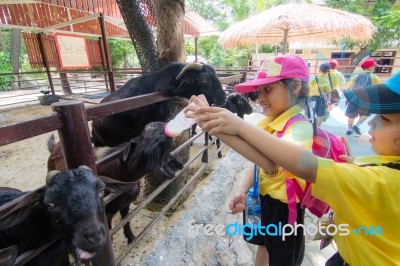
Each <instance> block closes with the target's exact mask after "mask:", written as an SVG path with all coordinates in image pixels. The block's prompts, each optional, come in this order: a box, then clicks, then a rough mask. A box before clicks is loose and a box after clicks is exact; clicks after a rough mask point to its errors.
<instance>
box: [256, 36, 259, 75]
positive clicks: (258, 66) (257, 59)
mask: <svg viewBox="0 0 400 266" xmlns="http://www.w3.org/2000/svg"><path fill="white" fill-rule="evenodd" d="M256 57H257V69H259V67H260V58H259V57H258V40H257V42H256Z"/></svg>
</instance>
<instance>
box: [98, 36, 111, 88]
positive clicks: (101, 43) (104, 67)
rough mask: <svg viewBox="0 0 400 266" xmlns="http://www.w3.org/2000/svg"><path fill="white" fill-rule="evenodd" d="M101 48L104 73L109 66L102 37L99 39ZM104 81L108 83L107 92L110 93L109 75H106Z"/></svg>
mask: <svg viewBox="0 0 400 266" xmlns="http://www.w3.org/2000/svg"><path fill="white" fill-rule="evenodd" d="M99 46H100V56H101V65H102V66H103V71H104V70H105V69H107V66H106V63H105V62H106V59H105V55H104V46H103V39H102V38H101V37H99ZM104 80H105V82H106V90H107V91H110V86H109V85H108V77H107V73H104Z"/></svg>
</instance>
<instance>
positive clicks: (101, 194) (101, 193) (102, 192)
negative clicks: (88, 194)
mask: <svg viewBox="0 0 400 266" xmlns="http://www.w3.org/2000/svg"><path fill="white" fill-rule="evenodd" d="M105 191H106V189H105V188H104V187H103V188H101V189H100V191H99V197H100V198H102V197H104V194H105Z"/></svg>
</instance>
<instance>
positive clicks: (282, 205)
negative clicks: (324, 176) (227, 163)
mask: <svg viewBox="0 0 400 266" xmlns="http://www.w3.org/2000/svg"><path fill="white" fill-rule="evenodd" d="M261 67H264V70H262V71H259V72H258V73H257V76H256V78H255V79H253V80H251V81H249V82H245V83H242V84H239V85H237V86H235V90H236V91H237V92H240V93H247V92H251V91H259V105H260V106H261V107H262V110H263V112H264V114H265V118H264V119H263V120H261V122H260V123H259V124H258V126H259V127H260V128H262V129H263V130H264V131H266V132H268V133H270V134H273V135H278V136H279V137H281V138H282V139H285V140H287V141H290V142H291V143H294V144H296V145H299V146H301V147H303V148H305V149H307V150H311V146H312V142H313V140H312V138H313V128H312V125H311V124H310V123H309V122H308V121H307V120H306V119H304V120H301V121H299V122H295V123H293V124H291V125H288V126H286V124H287V122H288V120H289V119H290V118H292V117H294V116H298V115H301V113H302V112H303V111H304V110H305V109H308V108H307V98H308V92H309V87H308V80H309V76H310V72H309V67H308V65H307V64H306V62H305V61H304V59H302V58H301V57H299V56H296V55H281V56H276V57H274V58H273V59H271V60H266V61H265V62H264V63H263V65H262V66H261ZM261 168H262V169H261V170H260V171H259V172H260V174H259V177H260V182H259V183H260V189H259V191H260V198H261V225H262V226H268V225H274V226H276V227H279V226H282V225H286V224H288V223H289V222H290V223H292V224H303V222H304V210H303V209H301V207H300V203H299V202H298V199H296V196H294V197H290V196H288V195H289V194H288V190H287V182H292V180H293V179H296V181H297V183H298V184H299V185H300V186H301V187H302V188H303V189H304V188H305V181H303V180H301V179H298V178H297V177H296V176H295V175H293V174H292V173H291V172H289V171H286V169H284V168H283V167H281V166H280V165H279V164H277V163H276V162H274V161H272V160H269V161H268V163H265V162H264V163H263V166H262V167H261ZM253 174H254V167H250V169H249V170H248V173H247V175H246V177H245V179H244V180H243V182H242V184H241V186H240V188H239V190H238V191H237V192H236V194H235V195H234V197H233V199H232V201H231V203H230V208H231V211H232V212H233V213H237V212H242V211H243V210H244V208H245V204H239V205H238V203H239V202H242V201H243V200H244V199H245V198H246V195H247V193H248V190H249V189H250V188H251V187H252V185H253ZM289 209H290V215H289ZM249 242H250V243H252V244H257V245H258V249H257V253H256V262H255V265H270V266H282V265H285V266H295V265H300V264H301V262H302V260H303V257H304V248H305V243H304V232H303V228H300V229H299V230H298V232H297V234H296V235H295V234H291V235H289V236H286V237H285V238H284V239H283V238H282V235H272V234H266V235H265V236H260V235H258V236H256V237H254V239H251V240H250V241H249Z"/></svg>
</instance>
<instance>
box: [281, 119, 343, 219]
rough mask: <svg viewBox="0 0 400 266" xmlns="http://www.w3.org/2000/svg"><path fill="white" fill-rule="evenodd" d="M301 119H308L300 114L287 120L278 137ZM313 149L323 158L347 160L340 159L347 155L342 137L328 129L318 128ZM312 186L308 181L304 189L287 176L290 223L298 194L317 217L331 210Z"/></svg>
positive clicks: (303, 204) (295, 212) (303, 206)
mask: <svg viewBox="0 0 400 266" xmlns="http://www.w3.org/2000/svg"><path fill="white" fill-rule="evenodd" d="M300 121H307V120H306V119H305V118H304V117H302V116H300V115H296V116H293V117H292V118H290V119H289V120H288V121H287V122H286V125H285V126H284V128H283V129H282V130H281V131H279V132H278V134H277V137H279V138H280V137H282V136H283V134H284V132H285V130H286V129H287V128H288V127H290V126H291V125H292V124H294V123H296V122H300ZM312 151H313V153H314V154H315V155H317V156H319V157H323V158H328V159H332V160H334V161H335V162H345V161H343V160H341V159H339V155H347V154H348V152H347V148H346V145H345V143H344V141H343V139H342V137H339V136H336V135H334V134H332V133H330V132H328V131H325V130H322V129H320V128H318V129H317V134H316V136H314V138H313V145H312ZM311 190H312V187H311V183H310V182H306V187H305V189H304V190H303V189H302V188H301V186H300V185H299V183H298V182H297V181H296V179H289V178H286V193H287V197H288V206H289V218H288V223H289V224H292V225H293V224H294V223H295V222H296V218H297V207H296V195H297V197H298V198H299V200H300V202H301V207H302V208H303V209H305V208H307V209H308V210H309V211H310V212H311V213H312V214H314V215H315V216H317V217H321V216H322V215H324V214H326V213H328V212H329V209H330V207H329V205H327V204H326V203H325V202H323V201H321V200H319V199H317V198H315V197H314V196H313V195H312V193H311Z"/></svg>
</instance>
